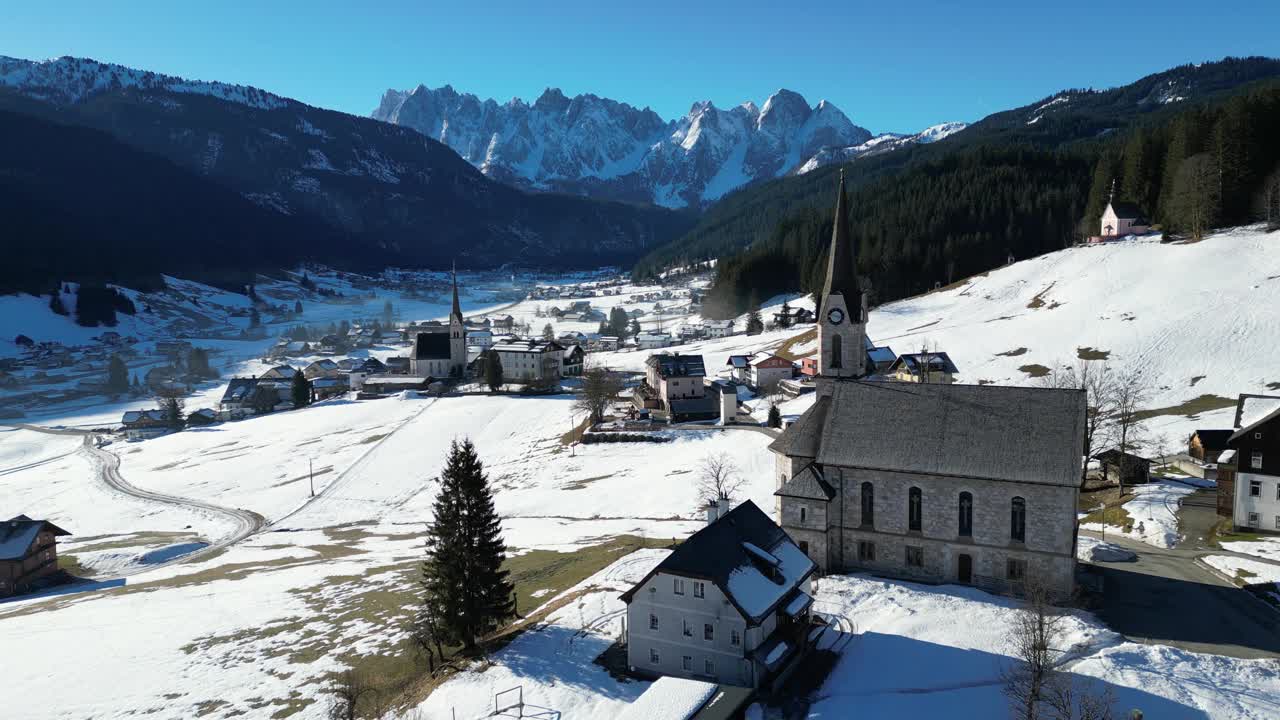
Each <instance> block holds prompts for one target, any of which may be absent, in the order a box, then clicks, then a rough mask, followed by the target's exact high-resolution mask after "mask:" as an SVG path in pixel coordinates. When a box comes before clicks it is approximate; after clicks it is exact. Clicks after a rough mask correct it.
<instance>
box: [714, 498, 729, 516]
mask: <svg viewBox="0 0 1280 720" xmlns="http://www.w3.org/2000/svg"><path fill="white" fill-rule="evenodd" d="M716 506H717V508H718V511H717V512H716V517H724V516H725V515H728V514H729V498H725V497H722V498H720V499H719V500H717V501H716Z"/></svg>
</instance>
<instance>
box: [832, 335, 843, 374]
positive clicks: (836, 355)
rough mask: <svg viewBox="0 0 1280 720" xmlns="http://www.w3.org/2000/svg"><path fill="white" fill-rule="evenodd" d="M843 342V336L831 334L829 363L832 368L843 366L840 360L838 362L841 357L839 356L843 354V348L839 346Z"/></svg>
mask: <svg viewBox="0 0 1280 720" xmlns="http://www.w3.org/2000/svg"><path fill="white" fill-rule="evenodd" d="M843 342H844V339H843V338H841V337H840V336H839V335H832V336H831V362H830V365H831V367H832V369H839V368H841V367H844V366H843V365H842V364H841V362H840V358H841V356H843V355H844V349H843V348H842V347H841V343H843Z"/></svg>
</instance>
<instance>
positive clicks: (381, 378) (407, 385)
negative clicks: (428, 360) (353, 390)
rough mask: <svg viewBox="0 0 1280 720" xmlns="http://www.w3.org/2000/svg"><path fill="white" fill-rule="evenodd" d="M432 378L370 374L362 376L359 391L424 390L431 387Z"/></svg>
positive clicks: (370, 393)
mask: <svg viewBox="0 0 1280 720" xmlns="http://www.w3.org/2000/svg"><path fill="white" fill-rule="evenodd" d="M432 382H433V381H432V378H431V377H430V376H427V377H422V376H418V375H370V376H368V377H366V378H364V381H363V382H362V383H361V385H360V391H361V393H362V394H365V395H393V394H395V393H400V392H404V391H405V390H417V391H425V390H427V389H429V388H430V387H431V384H432Z"/></svg>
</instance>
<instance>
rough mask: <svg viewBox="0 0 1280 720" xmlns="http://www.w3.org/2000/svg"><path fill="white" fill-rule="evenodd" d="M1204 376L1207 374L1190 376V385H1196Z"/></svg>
mask: <svg viewBox="0 0 1280 720" xmlns="http://www.w3.org/2000/svg"><path fill="white" fill-rule="evenodd" d="M1206 377H1208V375H1197V376H1195V377H1193V378H1191V387H1195V386H1196V383H1198V382H1200V381H1201V380H1203V379H1205V378H1206Z"/></svg>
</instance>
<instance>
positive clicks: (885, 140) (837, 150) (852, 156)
mask: <svg viewBox="0 0 1280 720" xmlns="http://www.w3.org/2000/svg"><path fill="white" fill-rule="evenodd" d="M967 127H969V125H968V124H967V123H962V122H947V123H941V124H939V125H934V126H932V127H927V128H925V129H924V130H921V131H920V132H918V133H916V134H914V135H900V134H898V133H882V134H880V135H876V136H875V137H873V138H871V139H870V140H867V141H866V142H864V143H859V144H857V145H851V146H849V147H830V148H823V149H821V150H819V151H818V152H817V153H816V154H815V155H814V156H813V157H811V158H809V159H808V160H806V161H805V162H804V164H803V165H801V166H800V167H798V168H796V169H795V174H796V175H803V174H804V173H807V172H810V171H813V170H816V169H818V168H820V167H822V166H823V165H830V164H831V163H844V162H849V161H850V160H856V159H857V158H860V157H864V156H867V155H878V154H880V153H886V152H889V151H890V150H897V149H898V148H902V147H906V146H908V145H927V144H929V143H932V142H937V141H939V140H941V139H943V138H945V137H947V136H949V135H954V134H955V133H958V132H960V131H961V130H963V129H965V128H967Z"/></svg>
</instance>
